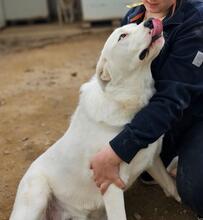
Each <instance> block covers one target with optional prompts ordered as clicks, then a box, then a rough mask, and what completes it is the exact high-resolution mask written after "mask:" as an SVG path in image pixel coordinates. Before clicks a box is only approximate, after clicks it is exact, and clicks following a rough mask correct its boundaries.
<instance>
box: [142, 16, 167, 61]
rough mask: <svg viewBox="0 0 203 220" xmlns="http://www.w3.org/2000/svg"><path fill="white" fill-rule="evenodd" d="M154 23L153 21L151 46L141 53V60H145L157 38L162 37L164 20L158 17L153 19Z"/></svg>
mask: <svg viewBox="0 0 203 220" xmlns="http://www.w3.org/2000/svg"><path fill="white" fill-rule="evenodd" d="M152 23H153V28H152V29H151V36H152V38H151V42H150V44H149V46H148V47H147V48H146V49H144V50H143V51H142V52H141V54H140V56H139V58H140V60H143V59H144V58H145V57H146V56H147V54H148V53H149V50H150V47H151V46H152V44H153V43H154V42H155V41H156V40H158V39H159V38H161V37H162V32H163V25H162V22H161V21H160V20H158V19H153V20H152Z"/></svg>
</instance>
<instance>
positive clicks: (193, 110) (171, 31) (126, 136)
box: [110, 0, 203, 163]
mask: <svg viewBox="0 0 203 220" xmlns="http://www.w3.org/2000/svg"><path fill="white" fill-rule="evenodd" d="M144 11H145V8H144V6H143V5H141V6H138V7H135V8H132V9H130V10H129V12H128V13H127V15H126V16H125V18H124V19H123V23H122V25H125V24H127V23H131V22H136V23H140V22H141V21H142V19H143V16H142V14H143V12H144ZM163 25H164V37H165V40H166V43H165V46H164V48H163V49H162V51H161V53H160V55H159V56H158V57H157V58H156V59H155V60H154V61H153V63H152V66H151V70H152V75H153V78H154V80H155V88H156V93H155V95H154V96H153V97H152V98H151V99H150V102H149V104H148V105H147V106H146V107H144V108H143V109H142V110H141V111H140V112H139V113H137V114H136V115H135V117H134V118H133V120H132V121H131V123H129V124H127V125H126V126H125V128H124V129H123V131H122V132H121V133H119V134H118V135H117V136H116V137H115V138H114V139H113V140H111V141H110V145H111V147H112V149H113V150H114V151H115V152H116V154H117V155H118V156H119V157H120V158H121V159H122V160H123V161H125V162H127V163H129V162H130V161H131V160H132V159H133V157H134V156H135V155H136V153H137V152H138V151H139V150H140V149H141V148H144V147H147V146H148V144H150V143H153V142H154V141H156V140H157V139H158V138H159V137H160V136H161V135H163V134H164V133H166V132H167V131H169V130H170V129H171V127H172V126H174V125H175V123H177V122H178V121H179V120H180V119H181V118H182V117H183V115H184V113H185V111H186V110H187V112H188V111H189V112H190V114H193V115H195V116H197V117H199V118H202V119H203V1H202V0H182V1H181V2H180V5H179V6H178V8H177V9H176V11H175V14H174V15H173V16H170V15H169V16H167V17H166V18H165V19H164V21H163Z"/></svg>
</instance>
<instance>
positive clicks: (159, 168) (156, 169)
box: [147, 157, 181, 202]
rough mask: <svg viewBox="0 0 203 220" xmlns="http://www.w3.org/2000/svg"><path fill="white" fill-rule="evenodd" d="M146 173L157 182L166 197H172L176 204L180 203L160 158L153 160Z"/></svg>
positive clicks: (173, 184)
mask: <svg viewBox="0 0 203 220" xmlns="http://www.w3.org/2000/svg"><path fill="white" fill-rule="evenodd" d="M147 172H148V173H149V174H150V175H151V176H152V177H153V178H154V179H155V180H156V181H157V183H159V185H160V186H161V187H162V188H163V190H164V192H165V193H166V195H167V196H172V197H174V198H175V199H176V200H177V201H178V202H180V201H181V199H180V196H179V195H178V192H177V188H176V184H175V181H174V180H173V179H172V177H171V176H170V175H169V174H168V173H167V171H166V168H165V167H164V165H163V162H162V161H161V159H160V157H157V158H156V159H155V160H154V163H153V164H152V166H151V167H150V168H149V169H148V170H147Z"/></svg>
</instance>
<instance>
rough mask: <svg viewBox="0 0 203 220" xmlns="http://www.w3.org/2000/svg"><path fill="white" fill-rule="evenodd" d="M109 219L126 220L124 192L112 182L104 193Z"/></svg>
mask: <svg viewBox="0 0 203 220" xmlns="http://www.w3.org/2000/svg"><path fill="white" fill-rule="evenodd" d="M103 199H104V204H105V208H106V212H107V217H108V220H126V219H127V218H126V212H125V204H124V193H123V190H121V189H119V188H118V187H117V186H115V185H114V184H111V185H110V186H109V188H108V190H107V191H106V193H105V194H104V195H103Z"/></svg>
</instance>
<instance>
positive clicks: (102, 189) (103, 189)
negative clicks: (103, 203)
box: [100, 182, 110, 195]
mask: <svg viewBox="0 0 203 220" xmlns="http://www.w3.org/2000/svg"><path fill="white" fill-rule="evenodd" d="M109 185H110V182H104V183H102V184H101V185H100V192H101V194H102V195H104V193H105V192H106V190H107V189H108V187H109Z"/></svg>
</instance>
